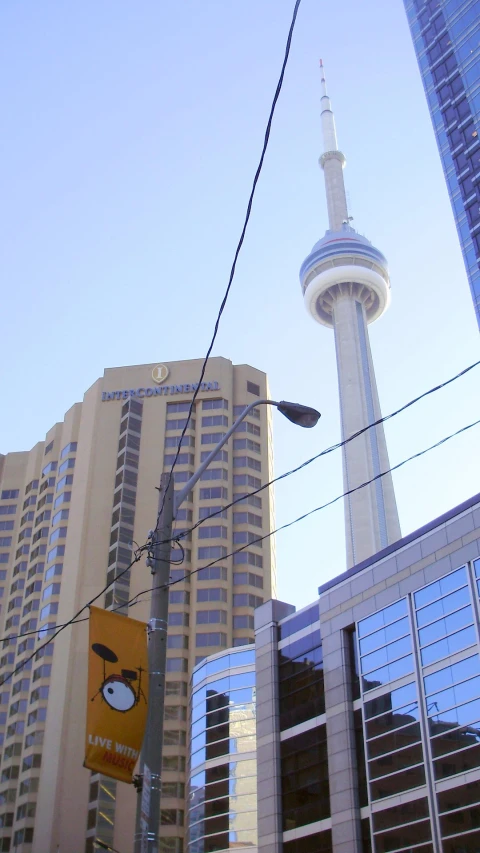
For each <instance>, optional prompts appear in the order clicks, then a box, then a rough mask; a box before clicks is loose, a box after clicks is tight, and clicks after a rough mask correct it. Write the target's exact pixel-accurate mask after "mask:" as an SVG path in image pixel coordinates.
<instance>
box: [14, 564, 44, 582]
mask: <svg viewBox="0 0 480 853" xmlns="http://www.w3.org/2000/svg"><path fill="white" fill-rule="evenodd" d="M20 565H21V564H20ZM44 568H45V563H35V565H34V566H30V568H29V570H28V580H30V578H33V577H34V576H35V575H43V570H44Z"/></svg>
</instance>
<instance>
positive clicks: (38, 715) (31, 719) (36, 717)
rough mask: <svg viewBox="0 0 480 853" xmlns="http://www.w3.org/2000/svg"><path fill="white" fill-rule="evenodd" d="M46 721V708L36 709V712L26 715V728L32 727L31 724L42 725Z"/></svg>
mask: <svg viewBox="0 0 480 853" xmlns="http://www.w3.org/2000/svg"><path fill="white" fill-rule="evenodd" d="M46 719H47V709H46V708H37V710H36V711H31V712H30V714H29V715H28V719H27V726H31V725H33V723H44V722H45V720H46Z"/></svg>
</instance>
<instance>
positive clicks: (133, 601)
mask: <svg viewBox="0 0 480 853" xmlns="http://www.w3.org/2000/svg"><path fill="white" fill-rule="evenodd" d="M478 425H480V419H479V420H477V421H474V422H473V423H471V424H467V425H466V426H463V427H461V428H460V429H458V430H456V432H452V433H450V435H447V436H444V438H441V439H439V441H436V442H435V443H434V444H431V445H430V446H429V447H425V448H424V449H423V450H419V451H418V452H417V453H413V454H412V455H411V456H408V457H407V459H403V460H402V462H397V464H396V465H393V466H392V467H391V468H388V469H387V470H386V471H383V472H382V473H381V474H376V476H375V477H372V478H371V479H370V480H366V481H365V482H364V483H361V484H360V485H359V486H355V487H354V488H353V489H349V490H348V491H346V492H342V494H341V495H337V497H335V498H332V499H331V500H329V501H327V502H326V503H324V504H321V505H320V506H317V507H315V508H314V509H311V510H309V511H308V512H305V513H303V515H299V516H298V518H294V519H293V520H292V521H288V522H286V523H285V524H282V525H280V527H277V528H276V529H275V530H271V531H270V532H269V533H265V534H264V535H263V536H258V537H257V538H256V539H252V541H251V542H247V543H245V545H242V546H241V547H240V548H237V549H236V550H235V551H231V552H230V553H229V554H226V555H225V556H224V557H217V559H215V560H212V561H211V562H210V563H207V565H205V566H200V567H199V568H198V569H193V570H192V571H191V572H189V573H188V577H191V576H192V575H195V574H197V573H198V572H200V571H203V570H204V569H208V568H210V566H214V565H215V564H216V563H220V562H222V561H224V560H226V559H228V558H229V557H233V556H235V554H239V553H240V552H241V551H244V550H245V548H249V547H250V546H251V545H255V544H256V543H258V542H263V541H264V540H265V539H269V538H270V537H271V536H274V535H275V534H276V533H279V532H280V531H281V530H286V529H287V528H288V527H293V525H294V524H298V523H299V522H300V521H304V520H305V519H306V518H308V517H309V516H311V515H314V514H315V513H317V512H320V511H321V510H324V509H327V507H329V506H332V505H333V504H335V503H337V502H338V501H340V500H342V498H345V497H347V496H348V495H351V494H353V493H354V492H358V491H360V489H364V488H365V487H366V486H369V485H371V483H374V482H375V481H376V480H379V479H381V478H382V477H385V475H386V474H389V473H391V472H392V471H397V470H398V469H399V468H402V467H403V466H404V465H406V464H407V463H408V462H412V461H413V460H414V459H419V458H420V457H421V456H425V454H426V453H429V452H430V451H431V450H435V449H436V448H437V447H440V446H441V445H442V444H445V443H446V442H447V441H450V440H451V439H452V438H456V436H458V435H461V434H462V433H464V432H466V431H467V430H469V429H472V428H473V427H475V426H478ZM184 580H185V578H178V580H173V581H170V582H169V583H168V584H161V585H159V586H153V587H148V588H147V589H143V590H141V591H140V592H137V593H136V594H135V595H134V596H133V598H131V599H130V601H128V602H126V603H125V604H123V605H121V606H122V607H133V606H134V605H135V604H142V603H145V602H146V601H148V600H149V599H142V601H138V598H139V597H140V596H141V595H145V594H146V593H147V592H153V591H154V590H156V589H167V588H169V587H171V586H176V584H178V583H183V582H184ZM79 621H80V620H79ZM82 621H83V620H82ZM69 624H71V622H67V623H66V624H65V627H66V626H67V625H69ZM20 636H21V635H20Z"/></svg>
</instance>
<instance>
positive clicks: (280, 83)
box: [155, 0, 301, 530]
mask: <svg viewBox="0 0 480 853" xmlns="http://www.w3.org/2000/svg"><path fill="white" fill-rule="evenodd" d="M300 3H301V0H296V2H295V6H294V9H293V14H292V20H291V23H290V28H289V30H288V36H287V41H286V44H285V51H284V56H283V62H282V67H281V70H280V76H279V78H278V82H277V86H276V89H275V94H274V96H273V101H272V104H271V107H270V112H269V116H268V120H267V125H266V128H265V134H264V139H263V146H262V151H261V154H260V159H259V161H258V166H257V169H256V172H255V175H254V178H253V183H252V188H251V190H250V195H249V198H248V202H247V209H246V213H245V218H244V222H243V225H242V230H241V232H240V237H239V240H238V243H237V248H236V249H235V254H234V256H233V262H232V266H231V269H230V275H229V278H228V284H227V288H226V290H225V293H224V296H223V299H222V301H221V303H220V308H219V310H218V314H217V318H216V320H215V325H214V329H213V335H212V339H211V341H210V344H209V347H208V350H207V354H206V356H205V359H204V361H203V365H202V369H201V371H200V377H199V380H198V384H197V387H196V389H195V392H194V394H193V397H192V400H191V403H190V408H189V410H188V415H187V419H186V422H185V426H184V428H183V430H182V434H181V436H180V440H179V442H178V447H177V452H176V454H175V458H174V460H173V463H172V467H171V469H170V472H169V473H170V477H169V481H168V484H169V485H170V480H171V478H172V476H173V471H174V468H175V466H176V464H177V459H178V455H179V453H180V449H181V446H182V441H183V439H184V437H185V433H186V431H187V428H188V423H189V420H190V418H191V416H192V413H193V407H194V405H195V400H196V399H197V396H198V392H199V390H200V386H201V383H202V381H203V378H204V376H205V371H206V369H207V362H208V359H209V358H210V354H211V352H212V349H213V345H214V343H215V340H216V337H217V334H218V329H219V325H220V319H221V317H222V314H223V312H224V309H225V305H226V304H227V299H228V296H229V294H230V289H231V287H232V283H233V279H234V276H235V271H236V268H237V261H238V257H239V255H240V250H241V248H242V246H243V242H244V240H245V234H246V231H247V226H248V223H249V220H250V215H251V212H252V206H253V199H254V196H255V191H256V189H257V184H258V181H259V179H260V175H261V172H262V168H263V163H264V160H265V155H266V153H267V148H268V142H269V139H270V132H271V129H272V122H273V116H274V114H275V108H276V106H277V101H278V99H279V97H280V92H281V90H282V86H283V79H284V76H285V70H286V67H287V62H288V57H289V55H290V48H291V45H292V37H293V31H294V29H295V22H296V20H297V14H298V9H299V7H300ZM166 493H167V489H166V490H165V493H164V500H165V494H166ZM164 500H163V502H162V504H161V506H160V510H159V512H158V515H157V523H156V526H155V530H157V529H158V519H159V518H160V514H161V512H162V509H163V503H164Z"/></svg>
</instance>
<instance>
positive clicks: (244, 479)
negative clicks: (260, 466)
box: [233, 474, 262, 489]
mask: <svg viewBox="0 0 480 853" xmlns="http://www.w3.org/2000/svg"><path fill="white" fill-rule="evenodd" d="M233 485H234V486H248V487H249V488H250V489H260V488H261V485H262V481H261V480H259V479H258V477H252V476H251V475H250V474H234V475H233Z"/></svg>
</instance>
